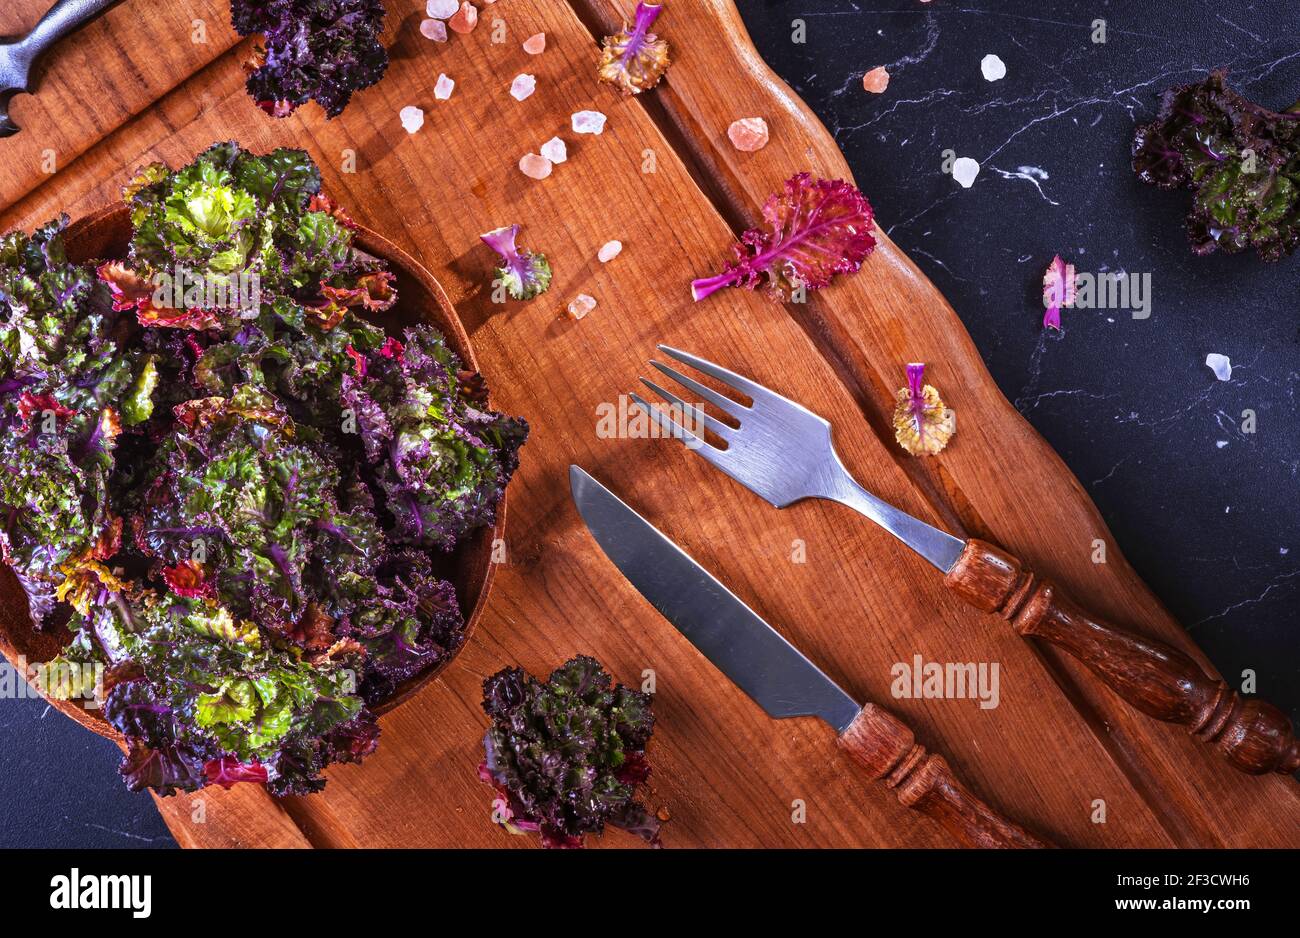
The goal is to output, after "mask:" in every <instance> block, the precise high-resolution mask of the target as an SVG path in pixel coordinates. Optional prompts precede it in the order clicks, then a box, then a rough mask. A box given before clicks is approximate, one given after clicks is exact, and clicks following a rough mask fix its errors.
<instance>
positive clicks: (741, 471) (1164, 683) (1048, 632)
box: [631, 345, 1300, 780]
mask: <svg viewBox="0 0 1300 938" xmlns="http://www.w3.org/2000/svg"><path fill="white" fill-rule="evenodd" d="M658 348H659V350H660V351H661V352H663V353H664V354H665V355H667V356H669V357H670V358H672V359H675V360H676V361H677V362H679V363H681V364H683V365H686V366H689V367H690V368H692V369H694V370H696V371H698V372H700V373H702V374H704V375H707V376H708V377H710V378H713V379H714V380H715V381H718V382H720V383H721V384H723V385H725V386H726V387H728V388H730V389H732V390H733V391H736V392H739V393H740V394H742V395H744V396H745V397H748V398H749V399H750V401H751V403H750V404H748V405H746V404H742V403H740V402H739V401H737V400H735V399H733V398H731V397H728V396H726V395H724V394H720V393H718V392H717V391H715V390H713V389H712V388H710V387H708V386H706V385H704V384H702V383H701V382H699V381H698V380H696V379H695V378H693V377H691V376H690V375H687V374H684V373H683V372H681V371H679V370H677V369H676V368H674V367H672V366H671V365H667V364H664V363H663V362H659V361H651V363H650V364H651V365H653V366H654V367H655V368H656V369H658V370H659V371H660V372H661V373H663V374H664V375H665V376H667V377H668V378H670V379H672V380H673V381H675V382H676V383H677V384H678V385H680V386H681V387H682V388H685V389H686V391H688V392H689V393H690V394H691V395H693V396H694V399H695V400H696V401H699V402H702V404H697V403H691V402H688V401H686V400H683V399H682V398H681V397H679V396H678V395H677V394H674V393H673V392H672V391H669V390H668V389H667V388H664V387H662V386H660V385H659V384H656V383H655V382H654V381H651V380H649V379H647V378H642V379H641V381H642V383H643V384H645V386H646V387H648V388H649V389H650V390H652V391H654V392H655V393H656V394H658V395H660V396H661V397H662V398H663V399H664V400H665V401H667V402H668V403H669V404H670V405H671V413H667V412H665V411H664V410H663V409H662V408H660V407H655V406H651V405H650V404H649V403H648V402H647V401H646V400H645V399H644V398H643V397H641V395H639V394H636V393H633V394H632V395H631V397H632V400H633V402H634V403H635V404H636V405H637V406H638V407H640V408H641V409H642V410H643V411H644V412H645V413H646V414H647V415H648V416H649V417H650V418H651V419H652V420H654V421H655V422H656V423H657V424H658V425H659V427H660V428H661V429H662V430H664V431H665V432H666V433H668V434H669V435H671V436H674V437H677V438H679V439H681V440H682V441H683V442H684V443H686V444H687V448H688V449H690V450H692V451H694V452H696V453H698V454H699V455H701V456H703V457H704V458H705V459H706V460H708V461H709V462H710V463H712V464H713V465H714V466H716V467H717V468H718V469H721V470H722V471H723V472H725V473H726V474H727V475H729V476H731V478H733V479H735V480H736V481H737V482H739V483H740V484H741V485H743V486H745V487H746V488H748V489H750V490H751V491H753V492H754V493H756V494H757V495H759V496H761V497H762V498H764V499H766V500H767V501H768V502H770V503H771V504H772V505H774V506H776V507H777V508H785V507H786V506H788V505H791V504H793V503H795V502H797V501H801V500H803V499H805V498H823V499H829V500H831V501H836V502H840V503H841V504H844V505H848V506H849V507H850V508H854V509H856V510H857V511H859V512H861V513H862V514H863V515H865V516H866V517H868V518H870V519H871V520H872V521H874V522H876V523H877V524H879V525H880V526H881V527H883V528H884V529H885V530H887V531H889V532H890V533H891V534H893V535H894V536H895V537H896V538H898V539H899V540H900V541H902V542H903V543H904V544H906V545H907V546H908V547H910V548H912V550H914V551H916V552H917V553H918V554H920V555H921V556H922V557H924V558H925V559H926V560H928V561H929V562H930V563H931V564H933V565H934V566H935V567H937V568H938V569H939V570H940V571H941V572H942V573H943V574H944V585H946V586H947V587H948V588H949V589H951V590H953V591H954V592H955V593H956V594H957V595H958V596H960V597H961V598H962V599H963V600H964V601H966V602H967V603H969V604H970V605H972V606H975V607H976V608H978V609H980V610H982V611H984V612H991V613H996V614H997V615H1000V616H1001V617H1002V618H1004V619H1006V620H1007V621H1009V622H1010V623H1011V625H1012V627H1013V628H1015V630H1016V631H1017V632H1018V633H1019V634H1021V635H1032V636H1035V637H1037V638H1040V639H1042V640H1044V641H1046V642H1049V643H1050V644H1052V645H1055V646H1057V647H1059V648H1061V649H1063V650H1064V651H1065V652H1067V653H1068V654H1070V655H1072V656H1073V657H1075V658H1077V659H1078V660H1079V661H1081V662H1082V663H1083V664H1085V665H1086V666H1087V667H1088V668H1089V669H1090V670H1091V671H1092V672H1093V673H1094V674H1096V675H1097V676H1098V677H1099V678H1100V679H1101V680H1102V681H1103V682H1104V683H1105V684H1106V685H1107V686H1108V687H1109V688H1110V689H1111V690H1113V691H1114V692H1115V693H1116V694H1118V695H1119V696H1120V697H1121V698H1123V699H1124V700H1125V701H1127V702H1128V703H1129V704H1130V705H1132V706H1133V707H1135V708H1137V709H1138V710H1140V711H1142V712H1143V713H1146V714H1147V715H1149V716H1152V717H1155V718H1156V719H1158V720H1163V721H1164V722H1167V723H1177V724H1180V725H1183V726H1186V727H1187V728H1188V731H1189V732H1190V733H1191V734H1192V735H1193V736H1195V737H1196V738H1197V739H1200V740H1201V741H1203V742H1206V743H1208V744H1209V745H1211V746H1213V748H1214V749H1216V750H1217V751H1218V752H1219V753H1220V754H1222V755H1223V756H1224V757H1226V758H1227V760H1228V761H1229V762H1230V763H1231V764H1232V765H1233V766H1234V767H1236V768H1238V769H1240V770H1241V771H1243V772H1248V773H1250V774H1253V775H1259V774H1264V773H1268V772H1285V773H1295V774H1296V778H1297V779H1298V780H1300V771H1298V770H1300V744H1297V741H1296V739H1295V736H1294V735H1293V734H1292V731H1291V722H1290V720H1288V719H1287V717H1286V715H1285V714H1283V713H1282V711H1280V710H1278V709H1277V708H1276V707H1274V706H1273V705H1272V704H1269V703H1267V702H1266V701H1263V700H1259V699H1257V698H1243V697H1241V696H1240V695H1238V694H1237V692H1236V691H1234V690H1232V689H1231V688H1229V687H1228V685H1227V684H1226V683H1225V682H1224V681H1223V680H1221V679H1217V678H1212V677H1210V676H1209V675H1207V674H1206V673H1205V672H1204V671H1202V670H1201V668H1200V666H1199V665H1197V663H1196V662H1195V661H1193V660H1192V659H1191V658H1190V657H1188V656H1187V655H1186V654H1184V653H1183V652H1181V651H1178V650H1177V649H1175V648H1173V647H1171V646H1169V645H1166V644H1165V643H1163V642H1160V641H1157V640H1155V639H1153V638H1148V637H1146V636H1143V635H1139V634H1137V633H1134V632H1130V631H1127V630H1125V629H1122V628H1120V627H1118V626H1115V625H1112V624H1111V623H1109V622H1107V621H1106V620H1105V619H1103V618H1101V617H1100V616H1095V615H1092V614H1091V613H1088V612H1086V611H1085V610H1084V609H1083V608H1082V607H1080V606H1078V605H1077V604H1075V603H1074V602H1072V601H1071V600H1070V599H1068V598H1067V597H1066V596H1064V595H1063V594H1062V593H1061V591H1060V590H1059V589H1057V588H1056V587H1055V586H1054V585H1053V584H1052V583H1051V582H1050V581H1048V580H1044V579H1042V578H1040V577H1039V576H1038V575H1037V574H1035V573H1034V572H1032V571H1031V570H1029V569H1028V568H1027V567H1026V566H1025V565H1024V564H1023V563H1021V562H1020V561H1019V560H1017V559H1016V558H1015V557H1014V556H1012V555H1011V554H1010V553H1008V552H1006V551H1004V550H1002V549H1001V548H998V547H995V546H994V545H992V544H989V543H986V542H985V541H981V540H978V539H976V538H969V539H967V540H962V539H960V538H957V537H954V536H953V535H951V534H949V533H947V532H946V531H941V530H939V529H938V528H935V527H933V526H932V525H929V524H926V523H925V522H924V521H921V520H919V519H917V518H914V517H912V516H911V515H909V514H907V513H906V512H904V511H901V510H900V509H898V508H896V507H894V506H893V505H890V504H889V503H887V502H884V501H882V500H881V499H879V498H877V497H876V496H875V495H872V494H871V493H870V492H869V491H867V490H866V489H865V488H863V487H862V486H861V485H859V484H858V482H857V481H856V480H855V479H854V478H853V476H852V475H851V474H850V473H849V471H848V469H846V468H845V466H844V463H843V462H842V461H841V460H840V457H839V454H837V453H836V451H835V446H834V443H833V442H832V440H831V425H830V424H829V423H828V422H827V421H826V420H824V419H822V418H821V417H819V416H817V415H816V414H814V413H813V412H812V411H810V410H808V409H807V408H806V407H803V406H802V405H800V404H797V403H795V402H794V401H792V400H789V399H788V398H785V397H782V396H781V395H780V394H777V393H776V392H775V391H772V390H770V389H769V388H766V387H764V386H763V385H761V384H759V383H757V382H756V381H751V380H750V379H749V378H746V377H743V376H742V375H738V374H736V373H735V372H733V371H728V370H727V369H726V368H723V367H721V366H719V365H715V364H714V363H713V362H710V361H707V360H705V359H703V358H699V357H697V356H695V355H691V354H688V353H687V352H683V351H680V350H679V349H675V348H672V347H670V346H667V345H660V346H659V347H658ZM702 405H710V406H712V407H713V408H716V409H717V410H718V411H719V412H720V413H722V414H723V415H725V416H727V417H729V418H731V420H732V421H733V422H734V423H735V424H736V425H735V426H732V425H731V424H730V423H727V422H724V421H722V420H719V419H717V418H715V417H714V416H712V414H710V413H708V412H707V411H706V410H705V409H704V406H702ZM678 416H680V420H679V419H675V418H676V417H678ZM706 430H707V431H708V432H709V433H711V434H713V435H714V436H716V437H717V438H718V439H719V440H721V441H722V442H723V443H724V444H725V448H722V447H719V446H715V445H713V444H712V443H711V442H710V441H709V440H708V439H707V438H706V435H705V432H704V431H706Z"/></svg>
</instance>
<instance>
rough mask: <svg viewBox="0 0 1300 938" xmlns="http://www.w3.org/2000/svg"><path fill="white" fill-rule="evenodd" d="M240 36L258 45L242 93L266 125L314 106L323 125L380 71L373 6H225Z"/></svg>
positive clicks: (326, 0)
mask: <svg viewBox="0 0 1300 938" xmlns="http://www.w3.org/2000/svg"><path fill="white" fill-rule="evenodd" d="M230 14H231V21H232V22H233V24H234V27H235V31H236V32H238V33H239V34H240V35H241V36H248V35H251V34H253V33H261V34H263V36H264V37H265V43H266V48H265V56H264V60H263V61H262V62H261V63H260V64H259V65H258V67H257V68H255V69H254V70H253V72H252V74H250V75H249V76H248V83H247V87H248V93H249V95H251V96H252V98H253V100H254V101H255V102H257V105H258V106H259V107H261V108H262V109H263V110H265V111H266V112H267V113H269V114H271V115H272V116H274V117H286V116H288V115H289V114H292V113H293V112H294V111H295V110H296V109H297V108H298V107H299V106H300V105H303V104H306V103H307V102H308V101H310V100H313V99H314V100H315V101H316V103H317V104H319V105H320V106H321V108H322V109H323V110H324V111H325V115H326V117H337V116H338V115H339V114H341V113H343V109H344V108H345V107H347V105H348V101H350V100H351V98H352V94H353V92H356V91H360V90H361V89H362V88H368V87H370V86H371V85H373V84H375V83H376V82H377V81H379V79H381V78H382V77H383V76H384V72H385V70H386V69H387V68H388V53H387V52H386V51H384V47H383V45H382V44H380V42H379V34H380V31H381V30H382V29H383V22H384V5H383V3H382V2H380V0H231V4H230Z"/></svg>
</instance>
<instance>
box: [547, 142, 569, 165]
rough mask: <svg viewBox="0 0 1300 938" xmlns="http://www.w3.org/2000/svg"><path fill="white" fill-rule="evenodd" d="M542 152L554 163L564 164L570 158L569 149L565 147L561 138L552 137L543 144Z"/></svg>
mask: <svg viewBox="0 0 1300 938" xmlns="http://www.w3.org/2000/svg"><path fill="white" fill-rule="evenodd" d="M541 152H542V156H544V157H546V158H547V159H548V160H550V161H551V162H552V163H563V162H564V161H565V160H567V159H568V158H569V148H568V147H567V146H565V145H564V141H563V140H561V139H560V138H559V137H552V138H551V139H550V140H547V141H546V142H545V143H543V144H542V147H541Z"/></svg>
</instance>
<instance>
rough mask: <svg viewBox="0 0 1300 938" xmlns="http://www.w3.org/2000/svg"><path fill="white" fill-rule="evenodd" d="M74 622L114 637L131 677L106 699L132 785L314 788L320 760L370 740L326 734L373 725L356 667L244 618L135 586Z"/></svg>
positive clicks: (350, 756) (369, 744)
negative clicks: (310, 755)
mask: <svg viewBox="0 0 1300 938" xmlns="http://www.w3.org/2000/svg"><path fill="white" fill-rule="evenodd" d="M73 626H74V627H75V628H79V629H81V630H83V631H84V630H89V631H92V632H94V633H96V634H98V635H100V636H111V638H110V639H109V641H110V643H111V644H112V645H113V646H114V647H116V648H118V649H120V652H121V655H122V660H124V661H129V662H130V668H131V670H132V671H133V672H134V674H135V676H132V677H130V678H129V679H127V680H124V681H121V682H119V683H117V684H115V685H114V686H113V687H112V689H111V690H110V691H109V693H108V696H107V699H106V701H105V705H104V716H105V717H106V718H107V719H108V721H109V722H110V723H112V724H113V726H114V727H115V728H116V729H117V730H118V731H120V732H121V733H122V734H123V736H125V737H126V740H127V744H128V753H127V757H126V760H125V761H124V762H123V765H122V770H121V771H122V774H123V776H125V777H126V780H127V784H128V787H131V788H132V789H138V788H142V787H149V788H153V789H155V790H158V791H159V792H160V793H163V794H167V793H169V792H170V791H172V790H183V791H193V790H195V789H197V788H201V787H203V786H204V785H206V784H209V783H214V782H215V783H217V784H225V785H227V786H228V785H230V784H234V783H235V782H236V781H259V782H266V783H268V786H269V787H270V788H271V789H272V790H273V791H276V792H280V793H289V792H305V791H311V790H316V789H318V788H319V787H320V785H321V784H323V783H322V782H321V780H320V779H319V777H318V776H319V773H320V770H321V769H323V768H324V766H325V765H327V764H328V763H329V762H335V761H355V760H357V759H359V758H360V757H361V756H362V755H364V754H365V753H366V752H368V751H370V750H371V749H373V748H374V743H375V740H376V738H377V730H376V731H375V732H369V731H367V732H366V733H364V734H363V735H364V736H365V737H366V741H358V740H355V739H351V738H349V739H347V740H346V741H345V743H344V744H343V745H342V746H340V745H339V744H338V743H337V742H334V743H331V739H333V738H334V737H335V735H336V734H340V733H354V734H355V731H356V730H355V728H356V727H357V726H360V725H361V724H371V725H372V724H373V717H371V716H370V715H369V713H368V711H365V709H364V706H365V705H364V703H363V701H362V700H361V698H360V697H359V696H358V695H357V693H356V691H355V672H354V671H352V670H351V669H350V668H349V667H346V666H345V663H342V662H337V661H333V660H329V659H326V660H321V659H315V660H313V661H307V660H303V659H302V658H301V657H299V655H298V654H296V653H294V652H292V651H291V650H288V649H285V648H281V647H277V646H275V645H273V644H271V643H269V642H266V641H265V640H264V639H263V638H262V636H261V635H260V634H259V632H258V630H257V627H256V626H255V625H254V624H253V623H251V622H241V621H239V620H237V619H236V618H234V617H233V616H231V614H230V613H229V611H228V610H227V609H226V608H225V607H223V606H221V605H220V604H218V603H216V602H214V601H212V600H210V599H181V598H178V597H175V596H171V597H168V596H164V595H161V594H158V593H156V592H154V591H152V590H138V591H136V590H132V591H127V592H124V593H120V594H118V595H117V596H116V597H115V598H114V600H113V601H112V602H111V603H107V604H105V605H104V606H102V607H100V608H99V609H97V610H95V611H94V613H93V615H92V616H89V617H83V618H80V619H74V620H73ZM358 721H360V722H358ZM338 739H339V740H343V736H338ZM304 746H305V747H308V748H311V749H312V750H313V752H315V754H316V755H317V758H316V759H315V760H313V761H312V762H311V766H310V771H307V770H305V768H304V766H302V765H299V764H297V763H296V762H295V763H293V768H292V770H291V771H289V772H287V773H286V776H287V777H282V776H281V774H280V772H279V770H278V768H277V766H278V765H279V764H280V762H281V760H282V759H283V758H284V753H286V752H289V753H296V752H298V751H299V750H301V749H302V748H303V747H304ZM291 761H292V760H291ZM286 767H287V766H286Z"/></svg>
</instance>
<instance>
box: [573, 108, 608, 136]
mask: <svg viewBox="0 0 1300 938" xmlns="http://www.w3.org/2000/svg"><path fill="white" fill-rule="evenodd" d="M571 119H572V121H573V132H574V133H575V134H599V133H603V132H604V130H605V115H604V114H602V113H600V111H578V112H577V113H576V114H574V115H573V117H572V118H571Z"/></svg>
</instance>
